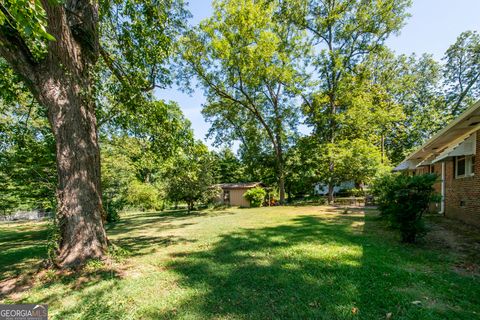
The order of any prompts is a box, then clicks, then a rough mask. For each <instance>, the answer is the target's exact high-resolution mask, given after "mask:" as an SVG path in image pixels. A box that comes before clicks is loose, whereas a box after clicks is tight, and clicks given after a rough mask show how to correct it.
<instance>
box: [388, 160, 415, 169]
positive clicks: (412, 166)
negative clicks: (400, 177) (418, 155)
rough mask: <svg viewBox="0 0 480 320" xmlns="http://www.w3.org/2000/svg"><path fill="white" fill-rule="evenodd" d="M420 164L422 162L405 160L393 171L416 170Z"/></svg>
mask: <svg viewBox="0 0 480 320" xmlns="http://www.w3.org/2000/svg"><path fill="white" fill-rule="evenodd" d="M419 162H420V160H404V161H402V162H401V163H400V164H399V165H398V166H396V167H395V168H394V169H393V171H404V170H414V169H416V168H417V165H418V163H419Z"/></svg>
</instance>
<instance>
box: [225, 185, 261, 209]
mask: <svg viewBox="0 0 480 320" xmlns="http://www.w3.org/2000/svg"><path fill="white" fill-rule="evenodd" d="M218 186H219V187H220V188H221V189H222V194H221V198H220V202H221V203H223V204H224V205H227V206H239V207H250V202H249V201H248V200H247V199H245V198H244V197H243V195H244V194H245V192H247V191H248V190H250V189H252V188H255V187H263V186H264V185H263V183H261V182H245V183H221V184H219V185H218Z"/></svg>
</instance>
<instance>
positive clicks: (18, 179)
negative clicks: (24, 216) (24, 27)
mask: <svg viewBox="0 0 480 320" xmlns="http://www.w3.org/2000/svg"><path fill="white" fill-rule="evenodd" d="M0 92H1V93H2V94H1V95H0V115H1V117H0V176H1V179H0V185H1V187H0V190H1V191H0V198H1V200H0V202H1V208H2V209H3V210H4V212H5V213H6V212H10V211H12V210H15V209H24V210H31V209H43V210H51V209H53V208H54V207H55V185H56V179H57V177H56V171H55V141H54V139H53V137H52V133H51V130H50V128H49V127H48V122H47V119H46V117H45V109H44V108H42V107H41V106H39V105H38V104H37V103H35V101H34V100H33V97H32V96H31V94H30V93H29V92H28V90H26V89H25V87H24V85H23V83H22V82H21V81H20V80H19V78H18V77H17V76H16V75H15V74H14V73H13V71H12V70H11V69H10V68H9V67H8V66H7V65H6V64H5V63H4V62H2V61H1V60H0Z"/></svg>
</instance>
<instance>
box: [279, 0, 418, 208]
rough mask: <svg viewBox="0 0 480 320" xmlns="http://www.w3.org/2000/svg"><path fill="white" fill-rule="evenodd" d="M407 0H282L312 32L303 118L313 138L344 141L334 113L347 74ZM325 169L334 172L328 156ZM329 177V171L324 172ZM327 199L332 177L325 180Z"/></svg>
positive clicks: (396, 23) (342, 106)
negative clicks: (310, 78) (312, 76)
mask: <svg viewBox="0 0 480 320" xmlns="http://www.w3.org/2000/svg"><path fill="white" fill-rule="evenodd" d="M410 2H411V1H409V0H387V1H374V0H368V1H349V0H342V1H338V0H327V1H318V0H298V1H288V2H285V4H286V8H285V12H287V13H288V14H289V16H290V19H291V20H292V21H294V22H295V23H296V24H297V25H298V26H299V27H300V28H303V29H305V30H308V31H309V33H310V34H311V35H312V42H313V44H314V48H315V49H317V50H316V52H315V55H314V56H313V58H312V59H313V65H314V68H315V71H316V72H317V78H318V81H317V82H318V85H317V86H316V88H315V89H314V92H313V93H312V94H310V95H304V100H305V108H304V111H305V115H306V116H307V123H308V124H310V125H311V126H313V130H314V133H315V135H316V136H317V137H318V139H319V143H326V144H336V142H337V141H338V140H340V141H341V140H345V139H348V137H345V136H343V133H342V132H341V128H342V123H341V119H339V115H341V114H342V113H344V112H345V111H347V110H348V105H346V102H347V103H348V102H351V100H350V99H349V97H348V91H346V90H345V87H346V83H348V80H347V78H348V77H350V76H351V75H352V71H353V69H354V68H355V66H357V65H358V64H360V63H361V62H363V61H364V60H365V59H366V57H368V56H369V54H371V53H373V52H377V51H378V50H380V49H381V48H382V45H383V43H384V42H385V40H386V39H387V38H388V37H389V36H390V35H391V34H393V33H395V32H397V31H398V30H399V29H400V28H401V27H402V26H403V24H404V20H405V18H406V17H407V13H406V12H405V10H406V8H407V7H408V6H409V5H410ZM328 170H330V171H331V172H334V170H335V164H334V161H333V159H332V161H331V163H330V165H329V168H328ZM330 176H332V177H333V175H330ZM328 185H329V201H331V200H332V197H333V186H334V181H333V180H332V181H329V182H328Z"/></svg>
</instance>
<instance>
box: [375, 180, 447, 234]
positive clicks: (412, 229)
mask: <svg viewBox="0 0 480 320" xmlns="http://www.w3.org/2000/svg"><path fill="white" fill-rule="evenodd" d="M437 180H438V176H437V175H435V174H425V175H417V176H407V175H387V176H384V177H383V178H381V179H379V180H378V181H377V182H376V184H375V185H374V193H375V195H376V196H377V202H378V208H379V210H380V212H381V214H382V215H384V216H385V217H387V218H388V219H389V220H390V222H391V223H392V226H394V227H395V228H397V229H398V230H400V233H401V236H402V242H407V243H414V242H415V241H416V240H417V238H418V236H421V235H424V234H425V232H426V229H425V225H424V222H423V219H422V216H423V214H424V213H425V212H427V211H428V209H429V205H430V203H431V202H432V201H439V200H440V199H439V195H437V194H436V193H435V189H434V188H433V185H434V183H436V182H437Z"/></svg>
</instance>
